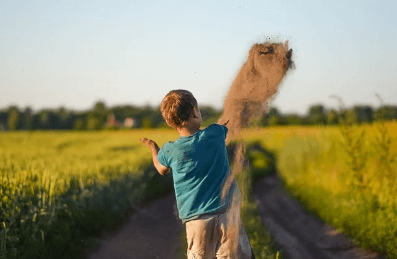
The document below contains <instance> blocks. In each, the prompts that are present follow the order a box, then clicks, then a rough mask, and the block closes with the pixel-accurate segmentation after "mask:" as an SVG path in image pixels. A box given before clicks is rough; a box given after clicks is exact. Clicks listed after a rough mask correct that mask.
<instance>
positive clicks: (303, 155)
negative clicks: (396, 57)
mask: <svg viewBox="0 0 397 259" xmlns="http://www.w3.org/2000/svg"><path fill="white" fill-rule="evenodd" d="M273 130H274V132H272V133H269V132H267V134H266V135H265V134H264V136H263V137H262V139H261V142H262V143H266V142H269V143H270V145H273V150H274V152H276V153H277V168H278V170H279V172H280V175H281V177H282V178H283V179H284V181H285V183H286V185H287V188H288V189H289V190H290V191H291V192H292V193H293V194H294V195H295V196H296V197H297V198H298V199H299V200H300V201H302V203H303V204H304V205H305V206H306V208H307V209H309V210H310V211H312V212H314V213H315V214H317V215H318V216H319V217H320V218H321V219H323V220H325V221H326V222H327V223H329V224H332V225H333V226H335V227H337V228H338V229H339V230H341V231H343V232H345V233H346V234H348V235H349V236H351V237H352V238H353V241H354V242H355V243H356V244H357V245H359V246H362V247H363V248H365V249H368V248H369V249H372V250H374V251H377V252H378V253H380V254H382V255H387V256H388V258H397V246H396V245H395V244H396V243H397V220H396V219H397V209H396V208H397V204H396V190H397V182H396V176H397V170H396V169H397V163H396V162H397V152H396V147H397V136H396V133H397V125H396V124H392V123H384V122H380V123H374V124H370V125H362V126H355V125H349V124H345V125H343V126H340V127H315V128H306V130H307V133H306V134H305V133H304V130H305V129H304V128H302V129H297V128H295V129H294V128H292V129H291V131H290V132H287V131H285V130H286V129H283V130H281V129H273ZM313 130H314V131H313ZM299 131H301V132H299ZM282 137H284V138H283V139H282V140H281V139H280V138H282ZM277 143H279V144H277Z"/></svg>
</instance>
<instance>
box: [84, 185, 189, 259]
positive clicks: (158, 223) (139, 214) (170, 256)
mask: <svg viewBox="0 0 397 259" xmlns="http://www.w3.org/2000/svg"><path fill="white" fill-rule="evenodd" d="M174 204H175V195H174V194H173V193H172V194H169V195H168V196H167V197H164V198H162V199H159V200H156V201H153V202H152V203H150V204H148V205H147V206H145V207H144V208H141V209H139V210H137V211H136V212H134V214H133V215H132V216H131V218H130V220H129V222H128V223H126V224H125V225H124V226H123V227H122V228H121V229H120V230H119V231H117V233H114V234H113V235H105V236H104V237H103V238H102V241H101V244H100V247H99V249H98V250H96V251H95V252H93V253H92V254H91V255H90V256H89V257H88V258H89V259H105V258H106V259H141V258H142V259H146V258H150V259H156V258H161V259H176V258H179V255H178V248H179V245H180V238H179V233H180V232H181V228H182V224H181V221H180V220H179V219H178V218H177V217H176V216H175V214H174Z"/></svg>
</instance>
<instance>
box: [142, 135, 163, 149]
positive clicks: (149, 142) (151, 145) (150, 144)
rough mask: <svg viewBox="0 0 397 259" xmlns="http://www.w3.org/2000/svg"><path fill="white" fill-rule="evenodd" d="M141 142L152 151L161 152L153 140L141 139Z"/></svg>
mask: <svg viewBox="0 0 397 259" xmlns="http://www.w3.org/2000/svg"><path fill="white" fill-rule="evenodd" d="M139 141H141V142H142V144H144V145H145V146H146V147H148V148H150V149H151V150H152V151H153V150H155V151H157V152H158V151H159V150H160V148H159V146H158V145H157V143H156V142H154V141H153V140H151V139H147V138H141V139H139Z"/></svg>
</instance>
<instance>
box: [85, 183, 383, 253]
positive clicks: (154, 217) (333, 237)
mask: <svg viewBox="0 0 397 259" xmlns="http://www.w3.org/2000/svg"><path fill="white" fill-rule="evenodd" d="M254 199H255V201H256V202H257V203H258V205H259V206H258V207H259V213H260V215H261V217H262V220H263V221H264V223H265V225H266V227H267V228H268V229H269V231H270V232H271V233H272V235H273V237H274V239H275V241H276V245H277V247H278V248H279V249H280V250H282V251H283V254H284V257H285V258H287V259H348V258H349V259H353V258H366V259H375V258H376V259H383V257H379V256H377V254H375V253H370V252H366V251H362V250H360V249H358V248H356V247H354V245H353V244H352V243H351V242H350V241H349V240H348V239H347V238H346V237H345V236H344V235H343V234H341V233H338V231H336V230H335V229H334V228H332V227H331V226H328V225H326V224H324V223H323V222H321V221H320V220H318V219H317V218H316V217H314V216H312V215H310V214H309V213H307V212H306V211H304V210H303V209H302V208H301V207H300V206H299V205H298V203H297V202H296V201H295V200H294V199H293V198H291V197H289V196H288V194H287V193H286V192H285V191H284V190H283V189H282V186H281V184H280V180H279V179H278V177H277V175H272V176H269V177H265V178H262V179H261V180H259V181H258V182H257V184H256V187H255V189H254ZM174 203H175V197H174V195H173V194H171V195H168V196H167V197H165V198H163V199H161V200H157V201H155V202H153V203H151V204H149V205H148V206H146V207H145V208H143V209H141V210H139V211H138V212H136V213H135V214H134V215H132V216H131V219H130V221H129V222H128V223H127V224H126V225H125V226H124V227H123V228H121V230H119V231H118V232H117V233H116V234H113V235H109V236H105V237H103V240H102V243H101V246H100V248H99V249H98V250H97V251H96V252H95V253H93V254H91V256H90V257H89V259H102V258H107V259H147V258H150V259H155V258H161V259H176V258H179V255H178V252H177V250H178V247H179V244H180V239H179V234H180V231H181V228H182V225H181V223H180V220H178V219H177V217H176V216H175V215H174Z"/></svg>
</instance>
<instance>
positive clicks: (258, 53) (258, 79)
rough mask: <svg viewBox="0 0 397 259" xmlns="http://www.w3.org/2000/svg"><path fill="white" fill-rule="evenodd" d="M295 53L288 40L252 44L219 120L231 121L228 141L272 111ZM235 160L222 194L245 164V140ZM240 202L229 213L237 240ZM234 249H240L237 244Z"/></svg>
mask: <svg viewBox="0 0 397 259" xmlns="http://www.w3.org/2000/svg"><path fill="white" fill-rule="evenodd" d="M291 57H292V49H289V48H288V43H272V42H264V43H261V44H255V45H253V46H252V48H251V50H250V51H249V55H248V59H247V61H246V62H245V64H244V65H243V66H242V67H241V69H240V71H239V72H238V74H237V76H236V78H235V79H234V81H233V83H232V85H231V87H230V89H229V91H228V93H227V95H226V98H225V100H224V104H223V114H222V116H221V117H220V119H219V120H218V123H219V124H224V123H226V122H227V127H228V136H227V139H226V143H227V144H228V143H229V142H230V141H232V140H234V139H236V138H237V137H238V135H239V133H240V132H241V130H242V129H243V128H246V127H247V126H248V125H249V123H250V121H251V120H252V119H254V118H258V117H261V116H262V115H263V114H264V112H268V110H269V105H270V102H271V100H272V99H273V97H274V95H275V94H276V93H277V91H278V88H279V85H280V83H281V81H282V80H283V78H284V76H285V74H286V72H287V71H288V70H289V69H290V68H291V66H292V64H293V62H292V59H291ZM233 162H234V166H233V168H232V170H231V172H230V174H229V177H228V179H227V181H226V183H225V185H224V186H223V187H222V198H225V197H226V194H227V193H229V190H230V186H231V184H232V183H233V181H234V176H235V175H236V174H238V173H239V172H241V171H242V170H243V168H244V165H245V158H244V144H243V143H242V142H240V143H237V146H236V149H235V152H234V157H233ZM239 195H241V194H240V193H239V191H237V192H235V194H234V197H233V200H236V199H238V198H237V196H239ZM236 206H237V207H238V206H239V205H238V203H236V202H233V203H232V207H231V208H230V209H229V212H228V216H227V217H228V221H229V220H230V221H229V222H230V223H231V224H230V225H231V226H234V227H232V229H231V231H230V232H229V234H230V235H231V236H230V238H231V239H234V240H238V233H239V230H238V228H239V227H240V225H241V222H238V220H239V218H240V217H238V215H237V214H236V213H239V208H237V209H236ZM234 228H235V229H234ZM236 244H237V242H236ZM233 249H237V245H236V246H235V247H234V248H233Z"/></svg>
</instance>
